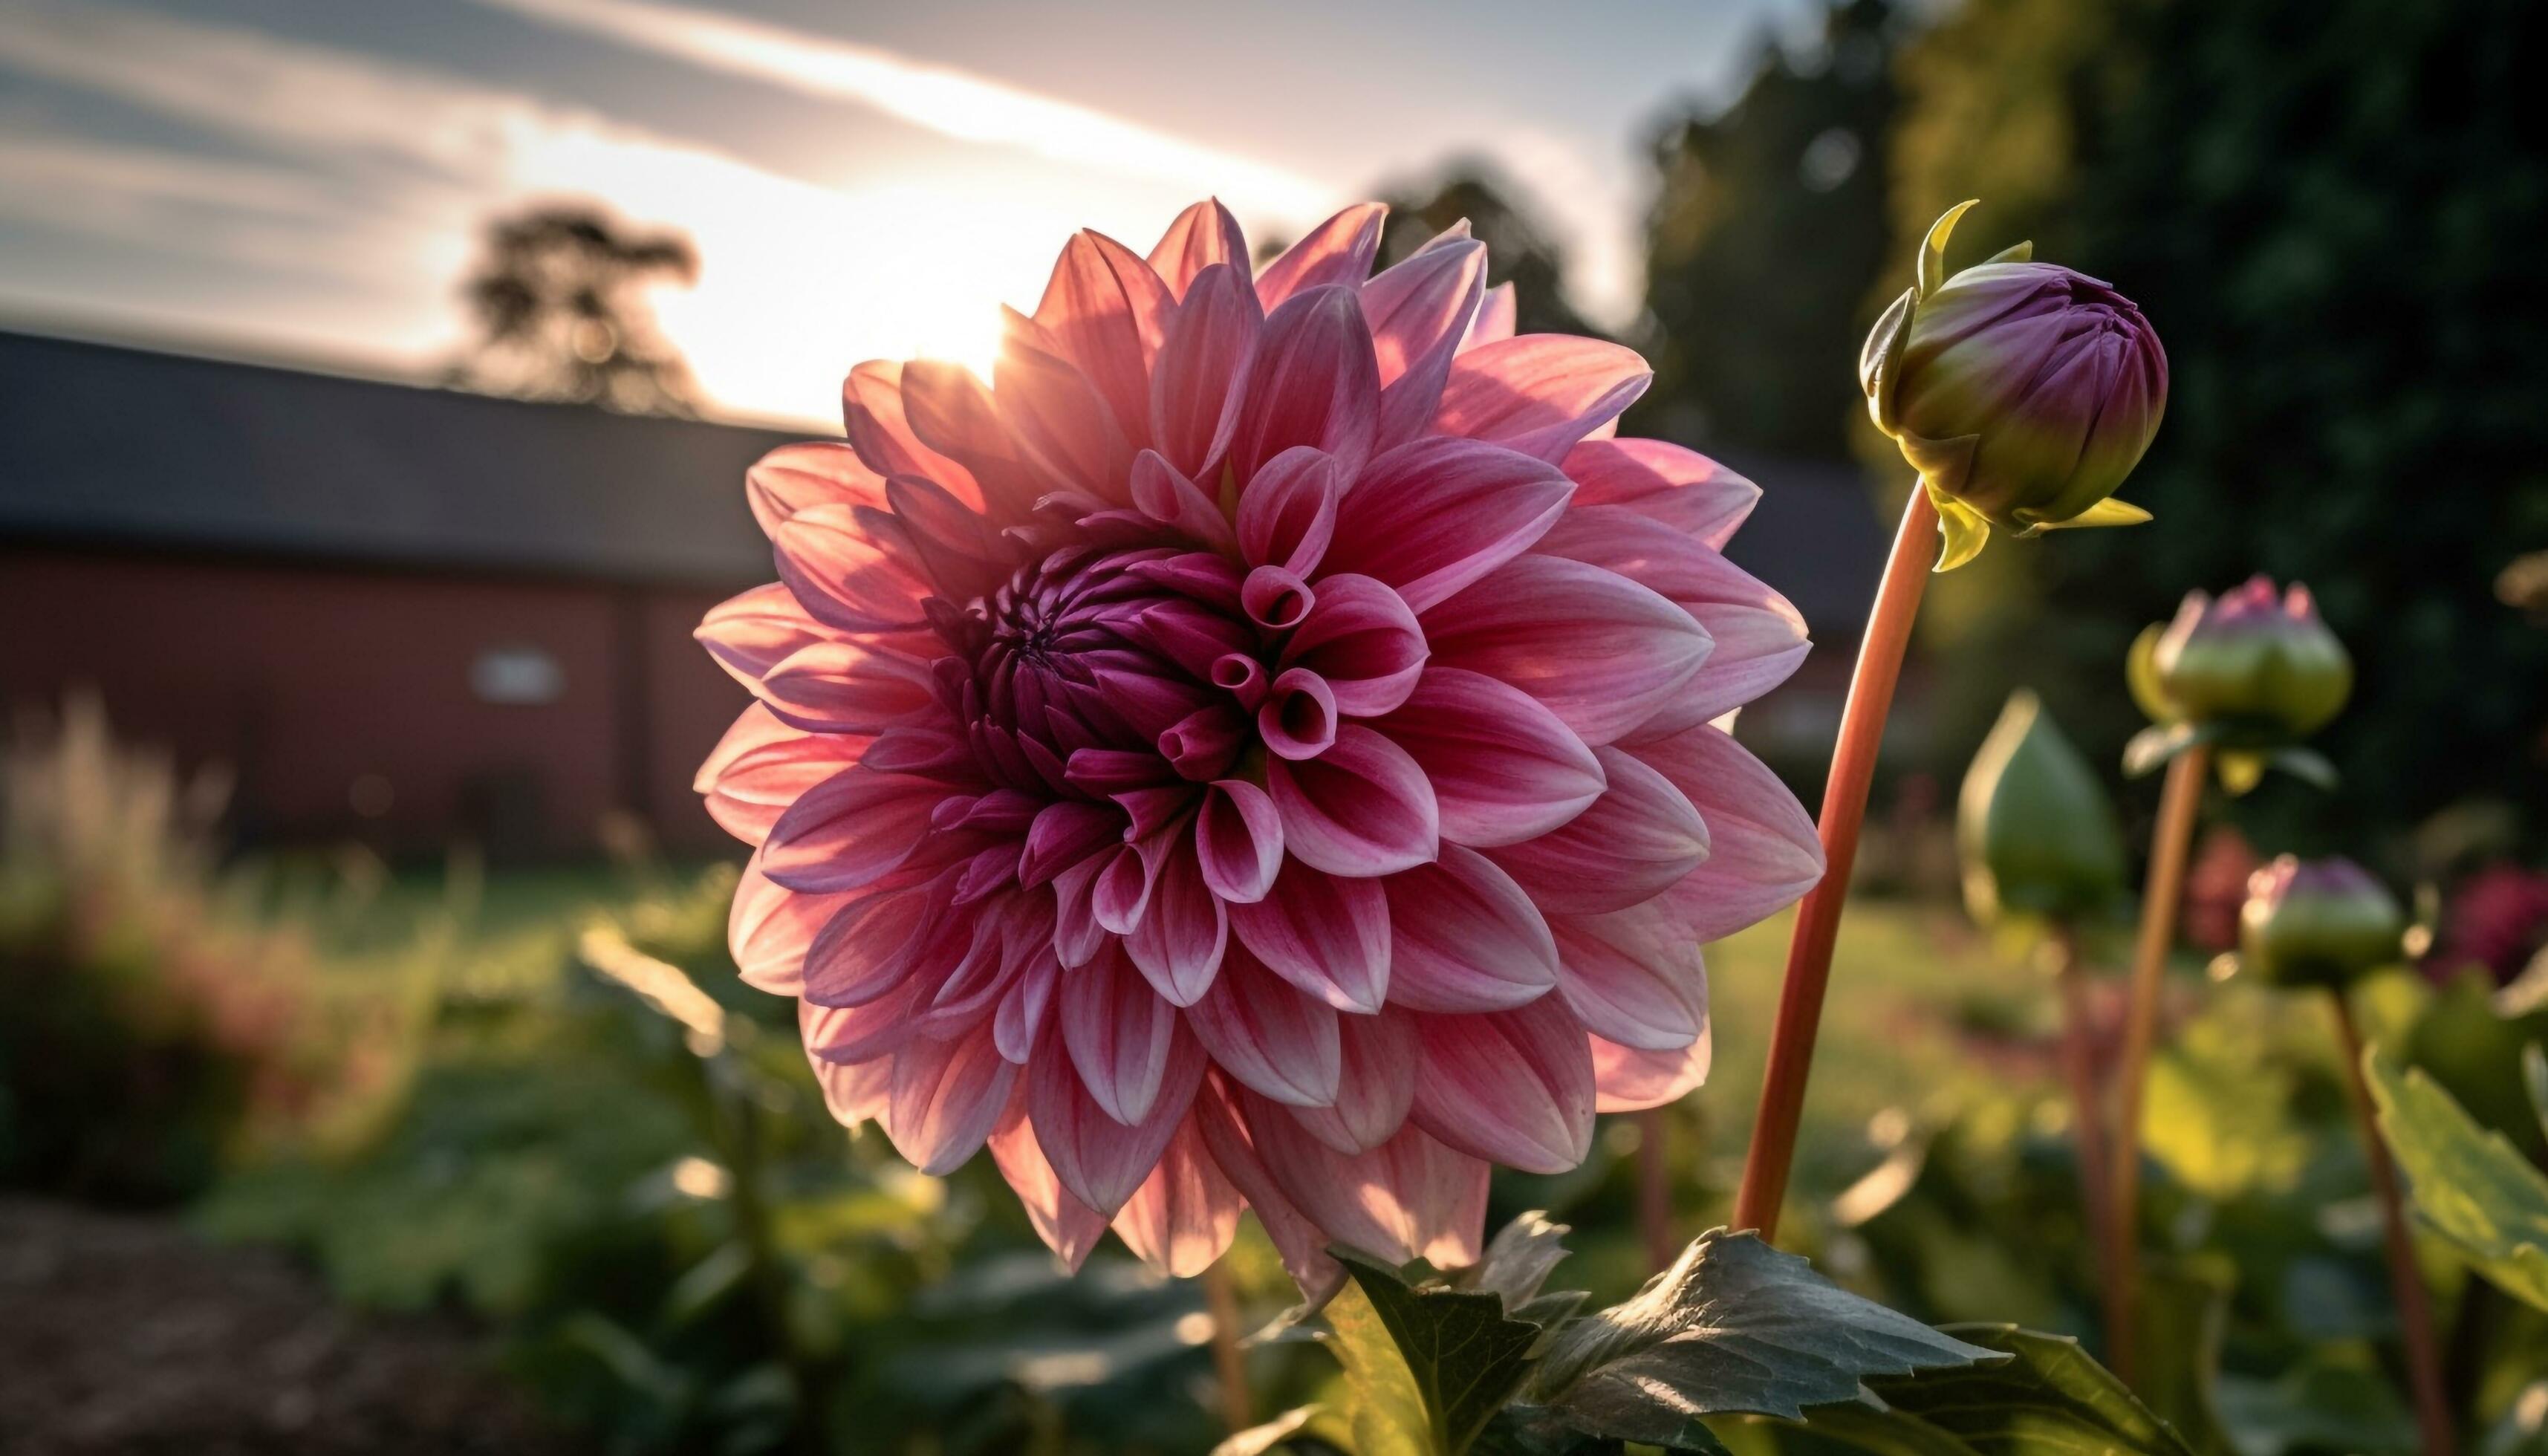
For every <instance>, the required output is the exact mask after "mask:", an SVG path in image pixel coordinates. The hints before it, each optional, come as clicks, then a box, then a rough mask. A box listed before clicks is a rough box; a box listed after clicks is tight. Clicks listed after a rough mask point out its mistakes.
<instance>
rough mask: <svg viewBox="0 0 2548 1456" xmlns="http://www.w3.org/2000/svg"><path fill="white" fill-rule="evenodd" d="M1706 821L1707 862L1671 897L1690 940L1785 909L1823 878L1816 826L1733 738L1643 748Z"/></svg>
mask: <svg viewBox="0 0 2548 1456" xmlns="http://www.w3.org/2000/svg"><path fill="white" fill-rule="evenodd" d="M1635 753H1636V756H1637V758H1638V759H1640V760H1642V761H1643V762H1645V763H1646V764H1649V765H1651V766H1652V767H1654V768H1655V769H1656V770H1658V771H1660V772H1661V773H1662V774H1663V775H1664V776H1665V777H1667V778H1669V779H1671V780H1672V781H1673V783H1674V784H1676V785H1677V786H1679V787H1680V789H1681V791H1682V792H1683V794H1684V795H1685V796H1687V798H1688V799H1689V801H1690V802H1691V803H1692V804H1693V805H1695V806H1696V807H1697V809H1698V813H1699V817H1700V818H1702V819H1704V820H1706V821H1707V828H1708V839H1709V845H1710V848H1709V853H1708V859H1707V863H1706V864H1704V865H1700V866H1699V867H1698V868H1697V869H1696V870H1695V871H1693V872H1692V873H1691V874H1690V875H1689V877H1687V878H1686V879H1683V881H1682V882H1681V883H1679V884H1677V885H1675V886H1673V887H1672V889H1671V890H1669V891H1667V892H1666V895H1665V903H1667V904H1668V905H1670V906H1671V907H1672V909H1673V911H1674V913H1675V914H1677V915H1678V916H1680V917H1681V920H1682V923H1683V926H1684V927H1686V928H1687V930H1688V932H1689V934H1690V937H1691V939H1693V940H1698V941H1713V940H1717V939H1720V938H1721V937H1724V936H1728V935H1731V934H1733V933H1734V932H1735V931H1738V930H1741V929H1742V928H1743V927H1745V926H1747V925H1752V924H1755V923H1756V922H1759V921H1761V920H1764V919H1767V918H1768V917H1769V916H1771V915H1773V914H1775V913H1776V912H1778V911H1780V910H1783V909H1785V908H1786V907H1787V906H1789V905H1792V904H1794V903H1795V902H1796V901H1797V900H1798V899H1800V898H1802V897H1803V895H1804V893H1805V891H1807V890H1809V889H1812V888H1813V887H1814V883H1815V881H1817V880H1819V879H1821V878H1822V876H1823V847H1822V841H1821V839H1820V838H1819V837H1817V836H1816V835H1815V833H1814V821H1813V819H1812V818H1811V817H1810V816H1808V815H1807V814H1806V813H1805V810H1804V806H1803V805H1802V804H1799V803H1797V802H1796V796H1795V795H1794V794H1792V793H1790V792H1788V791H1787V786H1786V785H1785V784H1784V783H1781V782H1779V781H1778V775H1776V774H1773V773H1771V772H1770V770H1769V766H1767V765H1765V764H1763V763H1762V762H1761V761H1760V760H1759V759H1756V758H1754V757H1752V755H1751V753H1750V752H1749V751H1748V750H1746V749H1745V748H1744V747H1743V746H1742V745H1741V744H1739V743H1736V742H1735V741H1734V737H1733V735H1732V734H1729V733H1726V732H1724V731H1723V730H1721V729H1717V728H1712V727H1705V726H1702V727H1697V728H1691V729H1687V730H1685V731H1683V732H1681V733H1677V734H1675V735H1673V736H1672V737H1670V738H1667V739H1661V740H1658V741H1656V742H1652V743H1640V744H1638V745H1637V746H1636V749H1635Z"/></svg>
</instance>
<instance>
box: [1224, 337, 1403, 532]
mask: <svg viewBox="0 0 2548 1456" xmlns="http://www.w3.org/2000/svg"><path fill="white" fill-rule="evenodd" d="M1379 428H1380V366H1379V364H1378V363H1377V362H1375V361H1374V359H1373V358H1372V352H1371V329H1370V328H1369V327H1368V326H1367V325H1365V324H1364V322H1363V318H1362V306H1361V305H1360V304H1358V303H1356V302H1355V301H1354V296H1353V294H1352V292H1351V291H1350V290H1347V289H1341V288H1315V289H1311V290H1310V291H1309V292H1307V293H1304V294H1302V295H1300V296H1299V297H1297V298H1294V299H1293V300H1292V301H1291V302H1289V303H1287V304H1285V305H1283V306H1282V307H1281V308H1278V309H1275V310H1274V311H1273V312H1272V313H1270V314H1268V315H1266V317H1265V327H1264V329H1263V331H1262V332H1260V333H1259V334H1258V335H1257V344H1256V362H1255V365H1254V366H1253V368H1251V369H1250V370H1249V372H1248V376H1247V402H1246V404H1245V405H1244V406H1242V407H1241V408H1240V409H1239V413H1238V424H1237V428H1236V430H1235V432H1234V433H1232V434H1231V436H1230V441H1229V466H1230V469H1231V470H1232V471H1234V472H1235V473H1236V474H1237V477H1238V480H1239V482H1240V484H1241V486H1242V487H1243V486H1244V485H1245V484H1246V483H1247V482H1248V481H1250V480H1253V479H1254V478H1255V476H1256V472H1257V471H1258V470H1259V469H1261V468H1263V467H1264V466H1265V465H1266V464H1267V463H1268V462H1270V461H1271V460H1273V459H1274V457H1275V456H1277V455H1280V454H1282V453H1283V452H1284V451H1286V450H1289V449H1291V448H1292V447H1293V446H1295V445H1311V446H1315V447H1317V448H1319V449H1320V450H1324V451H1326V452H1327V453H1328V454H1330V455H1333V456H1335V457H1336V460H1337V463H1338V466H1339V468H1340V469H1341V470H1342V471H1343V473H1344V477H1345V479H1347V480H1351V479H1353V478H1354V477H1355V476H1358V475H1360V474H1361V473H1362V467H1363V462H1365V461H1367V460H1369V459H1370V458H1371V447H1372V439H1373V436H1374V434H1375V433H1376V432H1377V431H1378V430H1379Z"/></svg>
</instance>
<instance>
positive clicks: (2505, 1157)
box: [2363, 1051, 2548, 1310]
mask: <svg viewBox="0 0 2548 1456" xmlns="http://www.w3.org/2000/svg"><path fill="white" fill-rule="evenodd" d="M2363 1070H2364V1072H2365V1073H2366V1074H2367V1075H2368V1076H2369V1077H2370V1079H2371V1095H2372V1097H2373V1098H2374V1100H2376V1101H2377V1102H2378V1103H2379V1104H2380V1136H2381V1137H2382V1138H2384V1139H2385V1140H2386V1141H2387V1142H2388V1144H2389V1149H2390V1151H2392V1152H2394V1153H2396V1154H2397V1155H2398V1163H2399V1166H2400V1167H2401V1168H2403V1169H2404V1170H2405V1171H2406V1174H2407V1181H2408V1182H2409V1183H2410V1184H2412V1185H2413V1188H2414V1195H2415V1212H2416V1213H2417V1214H2418V1215H2419V1216H2420V1217H2421V1218H2422V1220H2423V1223H2424V1225H2425V1227H2426V1228H2429V1229H2432V1230H2433V1231H2434V1232H2436V1233H2438V1234H2440V1235H2441V1236H2442V1237H2443V1238H2445V1239H2448V1240H2449V1241H2450V1242H2451V1243H2453V1244H2455V1245H2457V1246H2458V1247H2459V1249H2460V1251H2461V1252H2462V1253H2463V1254H2465V1255H2466V1256H2467V1257H2468V1259H2469V1261H2470V1262H2471V1263H2472V1264H2474V1265H2475V1266H2476V1267H2477V1271H2478V1272H2479V1273H2480V1274H2482V1275H2484V1276H2486V1279H2487V1281H2488V1282H2489V1283H2491V1284H2494V1285H2495V1286H2496V1287H2498V1288H2500V1289H2502V1290H2503V1292H2504V1293H2506V1294H2509V1295H2511V1296H2513V1297H2514V1298H2516V1299H2521V1300H2526V1301H2528V1302H2529V1303H2530V1304H2532V1305H2535V1306H2537V1307H2538V1308H2540V1309H2542V1310H2548V1178H2543V1177H2541V1176H2540V1174H2539V1171H2538V1170H2537V1169H2536V1168H2533V1167H2532V1166H2530V1162H2529V1160H2528V1159H2527V1158H2524V1157H2523V1156H2522V1155H2521V1153H2520V1151H2519V1150H2518V1149H2516V1148H2515V1147H2514V1146H2513V1145H2512V1144H2511V1143H2510V1142H2508V1141H2506V1140H2505V1139H2504V1137H2503V1134H2501V1133H2494V1132H2489V1131H2487V1130H2486V1129H2484V1128H2481V1127H2479V1126H2478V1124H2477V1121H2476V1120H2475V1119H2473V1118H2471V1117H2470V1116H2469V1115H2468V1114H2467V1113H2466V1112H2464V1111H2462V1110H2461V1108H2460V1105H2459V1104H2458V1103H2456V1102H2454V1101H2452V1100H2451V1095H2450V1094H2449V1093H2448V1092H2445V1091H2443V1090H2442V1089H2441V1088H2440V1087H2438V1086H2436V1085H2435V1084H2434V1082H2433V1079H2432V1078H2430V1077H2428V1076H2426V1075H2425V1074H2424V1073H2423V1072H2422V1071H2421V1070H2417V1069H2410V1070H2408V1071H2405V1072H2403V1073H2402V1072H2400V1071H2398V1070H2397V1069H2396V1068H2394V1067H2392V1066H2391V1065H2390V1064H2389V1063H2388V1062H2386V1061H2383V1060H2382V1059H2381V1058H2380V1055H2379V1053H2378V1052H2377V1051H2373V1052H2370V1053H2368V1054H2366V1055H2365V1056H2364V1058H2363Z"/></svg>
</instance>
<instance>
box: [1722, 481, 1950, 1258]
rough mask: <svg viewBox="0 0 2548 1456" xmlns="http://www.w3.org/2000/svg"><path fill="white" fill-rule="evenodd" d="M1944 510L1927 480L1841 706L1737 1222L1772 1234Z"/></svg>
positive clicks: (1901, 535) (1912, 506)
mask: <svg viewBox="0 0 2548 1456" xmlns="http://www.w3.org/2000/svg"><path fill="white" fill-rule="evenodd" d="M1937 532H1938V511H1937V508H1936V507H1935V506H1933V505H1931V504H1930V503H1929V493H1928V492H1927V491H1925V490H1923V489H1921V488H1919V487H1918V486H1914V487H1913V488H1912V490H1911V500H1910V501H1909V503H1907V504H1906V505H1904V506H1903V508H1902V525H1901V528H1900V529H1899V530H1897V531H1895V532H1894V535H1893V554H1892V555H1891V556H1889V557H1887V558H1885V562H1884V580H1883V582H1882V584H1881V585H1880V586H1878V587H1877V589H1876V592H1875V607H1874V609H1873V610H1872V611H1870V612H1869V613H1868V614H1867V619H1866V635H1865V638H1864V639H1862V640H1861V641H1860V643H1859V648H1858V668H1857V671H1856V672H1855V673H1853V674H1852V675H1851V677H1850V681H1849V702H1848V705H1847V706H1845V707H1843V708H1842V709H1841V718H1840V741H1839V742H1838V743H1837V744H1835V745H1834V746H1833V749H1832V767H1831V778H1830V780H1829V782H1827V783H1826V784H1825V785H1824V788H1823V812H1822V818H1821V820H1820V821H1819V830H1820V833H1821V836H1822V842H1823V877H1822V880H1821V882H1820V883H1818V884H1816V885H1815V886H1814V887H1813V888H1812V889H1811V890H1810V891H1807V892H1806V895H1805V898H1804V901H1803V903H1802V904H1800V905H1798V906H1797V907H1796V929H1795V934H1794V937H1793V938H1792V939H1791V940H1789V941H1788V942H1787V974H1786V979H1785V980H1784V981H1783V982H1782V983H1781V984H1780V986H1779V989H1778V1015H1777V1021H1776V1023H1775V1025H1774V1027H1773V1028H1772V1030H1771V1033H1770V1064H1769V1069H1768V1071H1767V1072H1766V1073H1765V1074H1764V1075H1763V1077H1762V1079H1761V1108H1760V1112H1759V1114H1758V1115H1757V1116H1756V1117H1755V1119H1754V1120H1753V1125H1752V1146H1751V1148H1750V1150H1749V1151H1748V1152H1747V1154H1746V1155H1745V1157H1744V1160H1743V1184H1742V1188H1741V1189H1740V1191H1739V1192H1737V1193H1736V1195H1735V1199H1734V1227H1735V1228H1737V1229H1759V1230H1760V1231H1761V1236H1762V1237H1763V1238H1774V1237H1776V1236H1777V1231H1778V1205H1779V1204H1780V1202H1782V1201H1783V1200H1784V1199H1785V1197H1786V1193H1787V1170H1788V1167H1789V1166H1790V1165H1791V1164H1792V1163H1793V1162H1794V1161H1795V1155H1796V1130H1797V1126H1798V1124H1799V1122H1800V1121H1801V1119H1802V1118H1803V1115H1804V1108H1805V1078H1806V1076H1807V1075H1808V1074H1809V1073H1810V1072H1811V1071H1812V1070H1813V1061H1814V1034H1815V1032H1816V1031H1817V1030H1818V1029H1819V1028H1820V1025H1821V1022H1822V1014H1823V992H1824V990H1825V989H1826V988H1827V987H1828V986H1829V984H1830V981H1831V958H1832V947H1833V945H1834V944H1835V943H1836V942H1837V941H1838V939H1839V936H1840V912H1841V907H1842V906H1843V904H1844V903H1846V901H1847V900H1848V898H1849V871H1850V866H1851V865H1854V864H1856V863H1857V860H1858V833H1859V829H1860V826H1861V825H1862V824H1864V823H1865V819H1866V792H1867V788H1868V786H1869V785H1870V784H1872V783H1873V782H1874V779H1875V756H1876V750H1877V749H1878V748H1879V747H1880V746H1881V745H1882V744H1883V741H1884V719H1885V715H1886V714H1887V713H1889V712H1891V711H1892V708H1893V685H1894V683H1895V682H1896V681H1898V680H1899V679H1900V678H1901V676H1902V653H1903V650H1904V649H1905V648H1906V647H1908V646H1909V645H1910V642H1911V621H1912V618H1913V617H1915V616H1917V615H1918V614H1919V611H1920V593H1921V592H1923V591H1924V590H1926V589H1927V587H1928V585H1929V562H1930V559H1931V557H1932V555H1933V554H1934V553H1935V552H1936V550H1937V544H1936V539H1935V538H1936V536H1937Z"/></svg>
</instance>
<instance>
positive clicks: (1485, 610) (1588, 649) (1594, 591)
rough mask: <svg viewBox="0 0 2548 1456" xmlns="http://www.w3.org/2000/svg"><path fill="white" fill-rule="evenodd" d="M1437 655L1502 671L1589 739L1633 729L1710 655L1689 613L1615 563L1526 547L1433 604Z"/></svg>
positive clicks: (1429, 627)
mask: <svg viewBox="0 0 2548 1456" xmlns="http://www.w3.org/2000/svg"><path fill="white" fill-rule="evenodd" d="M1424 635H1425V638H1426V640H1428V641H1429V642H1430V643H1431V644H1432V647H1433V661H1434V662H1435V663H1437V664H1440V665H1442V666H1444V667H1454V668H1468V669H1470V670H1472V671H1474V672H1480V673H1484V674H1486V675H1487V676H1488V677H1491V678H1498V679H1501V680H1502V681H1503V682H1506V683H1511V684H1512V685H1513V686H1515V687H1518V688H1520V689H1521V690H1522V691H1524V692H1527V693H1529V694H1530V695H1531V696H1533V697H1535V698H1538V699H1539V700H1540V701H1541V702H1542V703H1544V704H1546V705H1547V707H1548V708H1549V710H1550V711H1552V712H1554V713H1556V714H1557V716H1558V718H1559V720H1560V721H1562V722H1564V723H1565V724H1566V726H1567V727H1569V728H1572V729H1573V730H1575V733H1576V736H1578V737H1580V738H1582V739H1583V740H1584V741H1585V742H1586V743H1588V744H1595V745H1598V744H1605V743H1610V742H1614V741H1616V740H1617V739H1619V738H1621V737H1623V736H1625V735H1626V734H1629V733H1632V732H1634V731H1635V730H1636V729H1637V728H1638V727H1639V726H1640V725H1642V724H1643V723H1644V722H1645V721H1646V720H1647V719H1648V718H1651V717H1653V716H1654V715H1655V713H1656V712H1657V711H1659V710H1660V709H1662V708H1663V707H1664V706H1665V705H1666V704H1668V703H1669V702H1671V701H1672V699H1673V696H1674V694H1676V693H1678V692H1680V691H1681V690H1682V689H1683V687H1684V686H1685V685H1686V684H1687V683H1688V682H1689V680H1690V679H1691V678H1692V677H1693V676H1695V675H1696V674H1697V672H1698V670H1699V668H1700V667H1701V666H1702V665H1703V664H1704V663H1705V662H1706V661H1707V654H1708V649H1709V646H1710V644H1709V642H1708V639H1707V631H1706V629H1705V628H1703V627H1701V626H1699V625H1698V623H1697V622H1696V621H1695V620H1693V619H1692V618H1691V617H1690V615H1689V613H1687V612H1685V611H1683V610H1682V609H1681V608H1680V607H1678V606H1675V605H1673V604H1672V603H1671V602H1670V601H1667V600H1665V599H1664V598H1663V597H1662V596H1660V595H1657V594H1656V593H1655V592H1651V591H1649V590H1647V589H1646V588H1644V587H1640V586H1638V585H1637V584H1636V583H1634V582H1631V581H1629V580H1628V579H1627V578H1625V577H1622V576H1620V575H1619V574H1618V573H1616V572H1610V571H1604V570H1602V569H1601V568H1599V567H1595V566H1588V565H1586V564H1585V563H1583V562H1580V561H1568V560H1566V559H1565V558H1563V557H1554V556H1536V555H1532V556H1521V557H1516V558H1515V559H1513V560H1511V561H1508V562H1506V563H1504V564H1503V565H1502V566H1501V567H1499V568H1497V569H1496V570H1495V571H1494V572H1493V573H1491V574H1489V575H1488V576H1486V577H1485V578H1483V579H1481V580H1480V581H1479V582H1478V583H1477V584H1476V585H1475V586H1473V587H1471V588H1469V589H1468V590H1467V591H1465V592H1461V593H1460V594H1459V595H1457V596H1454V597H1452V598H1451V599H1450V600H1448V601H1445V602H1443V603H1441V604H1440V605H1438V606H1436V607H1434V608H1432V609H1431V610H1430V611H1428V612H1427V613H1425V617H1424Z"/></svg>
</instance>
